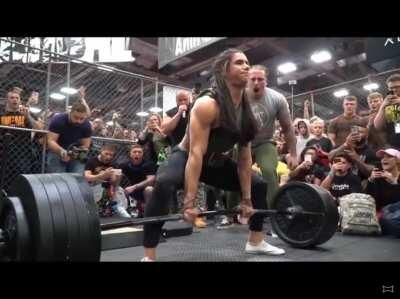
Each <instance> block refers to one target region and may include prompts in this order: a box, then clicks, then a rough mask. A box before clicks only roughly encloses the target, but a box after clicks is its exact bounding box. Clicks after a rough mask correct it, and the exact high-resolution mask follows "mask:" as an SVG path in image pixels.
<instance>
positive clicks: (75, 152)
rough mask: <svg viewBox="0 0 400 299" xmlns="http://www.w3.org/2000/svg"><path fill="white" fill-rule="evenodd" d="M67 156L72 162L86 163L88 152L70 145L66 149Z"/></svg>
mask: <svg viewBox="0 0 400 299" xmlns="http://www.w3.org/2000/svg"><path fill="white" fill-rule="evenodd" d="M67 153H68V156H69V157H70V158H71V159H73V160H79V161H80V162H82V163H86V161H87V159H88V154H89V150H88V149H87V148H84V147H82V146H76V145H75V144H71V145H70V146H69V147H68V149H67Z"/></svg>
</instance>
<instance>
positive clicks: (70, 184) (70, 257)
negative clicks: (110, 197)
mask: <svg viewBox="0 0 400 299" xmlns="http://www.w3.org/2000/svg"><path fill="white" fill-rule="evenodd" d="M0 197H1V200H0V259H2V260H8V261H99V260H100V255H101V231H102V230H108V229H114V228H118V227H127V226H135V225H143V224H146V223H159V222H163V221H176V220H181V219H183V215H182V214H172V215H165V216H159V217H147V218H142V219H124V220H121V221H119V222H114V223H108V224H106V223H105V224H100V220H99V215H98V208H97V204H96V202H95V200H94V198H93V193H92V190H91V188H90V186H89V185H88V184H87V182H86V181H85V179H84V178H83V177H82V176H80V175H77V174H68V173H54V174H28V175H20V176H18V177H17V179H16V180H15V181H14V182H13V184H12V186H11V187H10V191H9V192H8V194H6V193H4V192H2V193H1V194H0ZM273 208H274V209H271V210H255V213H257V214H260V215H263V216H266V217H267V216H271V224H272V227H273V229H274V231H275V232H276V234H277V235H278V236H279V237H280V238H281V239H282V240H283V241H285V242H287V243H288V244H290V245H292V246H294V247H297V248H308V247H313V246H316V245H319V244H322V243H324V242H326V241H327V240H329V239H330V238H331V237H332V236H333V234H334V233H335V232H336V229H337V225H338V221H339V214H338V211H337V207H336V205H335V203H334V200H333V198H332V197H331V195H330V194H329V193H328V192H327V191H325V190H324V189H322V188H320V187H318V186H315V185H310V184H306V183H300V182H293V183H289V184H286V185H285V186H283V187H281V188H280V189H279V190H278V192H277V193H276V195H275V197H274V200H273ZM239 212H240V211H239V210H238V209H236V210H231V211H227V210H218V211H206V212H202V213H201V214H200V216H207V215H225V214H230V213H239Z"/></svg>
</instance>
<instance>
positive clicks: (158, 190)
mask: <svg viewBox="0 0 400 299" xmlns="http://www.w3.org/2000/svg"><path fill="white" fill-rule="evenodd" d="M187 159H188V154H187V153H186V152H185V151H182V150H181V149H179V148H178V147H175V148H174V150H173V151H172V153H171V155H170V157H169V158H168V160H167V161H165V162H164V163H163V164H162V165H161V166H160V168H159V169H158V171H157V176H156V183H155V187H154V190H153V195H152V198H151V200H149V202H148V203H146V207H145V212H144V215H145V217H154V216H162V215H167V214H168V212H169V205H170V200H171V199H172V197H173V194H174V192H176V190H177V189H179V188H182V187H183V185H184V181H185V167H186V161H187ZM200 181H202V182H204V183H205V184H207V185H211V186H215V187H217V188H220V189H223V190H229V191H240V182H239V176H238V173H237V164H236V162H234V161H233V160H231V159H227V160H225V161H223V163H222V165H219V166H218V167H210V166H207V165H204V163H203V168H202V171H201V175H200ZM266 196H267V183H266V182H265V181H264V180H263V178H262V177H261V176H259V175H257V174H256V173H255V172H253V173H252V177H251V200H252V203H253V207H254V208H255V209H267V202H266V200H265V198H266ZM263 222H264V217H263V216H259V215H253V216H252V217H251V218H250V220H249V229H250V230H251V231H256V232H261V231H262V229H263ZM163 225H164V222H162V223H156V224H145V225H144V238H143V246H144V247H146V248H154V247H156V246H157V245H158V242H159V240H160V235H161V229H162V226H163Z"/></svg>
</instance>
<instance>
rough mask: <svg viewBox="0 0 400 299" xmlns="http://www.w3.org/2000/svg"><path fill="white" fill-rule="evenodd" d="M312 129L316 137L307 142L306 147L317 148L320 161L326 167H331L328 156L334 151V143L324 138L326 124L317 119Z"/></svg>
mask: <svg viewBox="0 0 400 299" xmlns="http://www.w3.org/2000/svg"><path fill="white" fill-rule="evenodd" d="M311 128H312V132H313V136H314V137H313V138H312V139H311V140H309V141H308V142H307V144H306V146H314V147H316V148H317V149H318V152H317V156H318V158H319V161H320V162H321V164H323V165H324V166H326V167H329V158H328V154H329V152H330V151H331V150H332V148H333V145H332V141H331V140H330V139H329V138H328V137H326V136H324V135H325V134H324V130H325V122H324V121H323V120H322V119H321V118H319V117H316V119H315V120H314V121H313V122H312V124H311Z"/></svg>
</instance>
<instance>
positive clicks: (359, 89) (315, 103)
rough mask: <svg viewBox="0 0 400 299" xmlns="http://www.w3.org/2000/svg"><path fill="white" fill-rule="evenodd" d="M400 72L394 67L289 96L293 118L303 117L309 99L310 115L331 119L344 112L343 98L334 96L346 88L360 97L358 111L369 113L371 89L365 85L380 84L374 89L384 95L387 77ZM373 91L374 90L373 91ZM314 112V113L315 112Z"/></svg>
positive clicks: (362, 113) (351, 93)
mask: <svg viewBox="0 0 400 299" xmlns="http://www.w3.org/2000/svg"><path fill="white" fill-rule="evenodd" d="M394 73H400V68H398V69H392V70H389V71H385V72H382V73H377V74H372V75H369V76H367V77H362V78H358V79H354V80H351V81H347V82H342V83H339V84H336V85H333V86H328V87H325V88H321V89H317V90H313V91H309V92H306V93H302V94H297V95H294V96H293V98H292V97H291V96H288V97H287V100H288V103H289V106H290V107H292V104H293V111H294V113H293V119H295V118H303V112H304V102H305V101H306V100H309V101H310V103H311V106H310V108H309V114H310V117H312V116H313V115H317V116H319V117H321V118H322V119H324V120H331V119H333V118H335V117H336V116H338V115H340V114H342V113H343V108H342V103H343V101H342V99H343V97H341V98H337V97H335V96H334V92H336V91H338V90H341V89H346V90H347V91H348V93H349V95H354V96H356V97H357V99H358V112H359V114H360V115H364V114H367V113H368V110H369V108H368V102H367V96H368V94H369V93H370V91H368V90H366V89H364V85H365V84H368V83H371V82H374V83H377V84H378V88H377V89H375V90H373V91H377V92H379V93H381V94H382V95H383V96H385V95H386V93H387V86H386V79H387V78H388V77H389V76H390V75H392V74H394ZM371 92H372V91H371ZM313 112H314V113H313Z"/></svg>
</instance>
